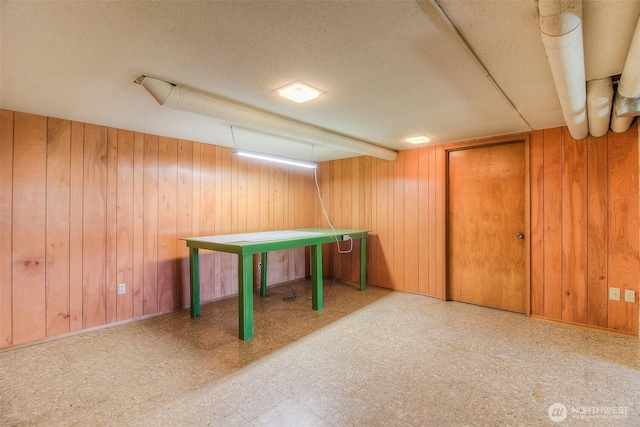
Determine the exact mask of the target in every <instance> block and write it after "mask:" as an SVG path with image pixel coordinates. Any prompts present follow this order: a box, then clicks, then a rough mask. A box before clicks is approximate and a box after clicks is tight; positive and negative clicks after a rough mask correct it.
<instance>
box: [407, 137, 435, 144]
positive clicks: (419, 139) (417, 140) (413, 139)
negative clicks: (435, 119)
mask: <svg viewBox="0 0 640 427" xmlns="http://www.w3.org/2000/svg"><path fill="white" fill-rule="evenodd" d="M405 141H407V142H408V143H410V144H424V143H425V142H429V141H431V138H427V137H426V136H422V135H420V136H413V137H411V138H407V139H405Z"/></svg>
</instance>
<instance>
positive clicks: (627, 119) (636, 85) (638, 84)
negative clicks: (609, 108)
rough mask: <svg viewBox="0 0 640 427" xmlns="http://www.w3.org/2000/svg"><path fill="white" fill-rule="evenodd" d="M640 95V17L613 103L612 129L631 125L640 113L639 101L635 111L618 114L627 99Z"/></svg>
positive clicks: (620, 130)
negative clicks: (639, 108)
mask: <svg viewBox="0 0 640 427" xmlns="http://www.w3.org/2000/svg"><path fill="white" fill-rule="evenodd" d="M638 97H640V18H639V19H638V23H637V24H636V31H635V33H634V35H633V39H632V40H631V46H630V47H629V53H628V54H627V60H626V61H625V63H624V68H623V69H622V75H621V76H620V83H618V92H617V93H616V99H615V101H614V104H613V114H612V115H611V130H612V131H614V132H625V131H626V130H627V129H629V128H630V127H631V122H633V117H634V116H637V115H639V114H640V112H638V111H637V105H638V104H637V101H636V102H635V105H636V111H635V112H630V113H629V112H625V115H624V116H622V115H618V112H619V111H620V110H621V108H620V107H621V106H622V104H623V103H624V101H625V98H626V100H633V98H638Z"/></svg>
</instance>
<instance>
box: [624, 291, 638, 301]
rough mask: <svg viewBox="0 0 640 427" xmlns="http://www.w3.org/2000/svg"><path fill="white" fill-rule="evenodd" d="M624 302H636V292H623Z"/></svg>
mask: <svg viewBox="0 0 640 427" xmlns="http://www.w3.org/2000/svg"><path fill="white" fill-rule="evenodd" d="M624 300H625V302H636V291H634V290H631V289H627V290H625V291H624Z"/></svg>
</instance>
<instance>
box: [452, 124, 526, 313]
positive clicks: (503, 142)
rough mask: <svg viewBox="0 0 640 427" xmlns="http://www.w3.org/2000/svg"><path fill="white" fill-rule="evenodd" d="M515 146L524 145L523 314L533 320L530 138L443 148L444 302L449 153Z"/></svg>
mask: <svg viewBox="0 0 640 427" xmlns="http://www.w3.org/2000/svg"><path fill="white" fill-rule="evenodd" d="M513 143H523V144H524V228H525V230H524V235H525V239H524V242H525V272H524V277H525V284H524V286H525V290H524V295H525V296H524V314H525V316H527V317H530V316H531V184H530V169H531V165H530V156H529V134H524V135H517V136H508V137H502V138H491V139H484V140H473V141H467V142H461V143H457V144H452V145H451V146H449V147H446V146H445V147H444V156H443V157H444V200H443V210H444V215H443V217H444V218H443V219H444V234H445V238H444V239H443V240H444V242H443V243H444V248H442V249H443V253H444V254H445V256H444V257H443V258H444V260H443V261H444V266H443V270H444V280H443V281H442V287H443V288H442V299H443V300H444V301H449V300H450V298H449V276H450V274H449V153H450V152H453V151H460V150H469V149H473V148H482V147H491V146H494V145H505V144H513Z"/></svg>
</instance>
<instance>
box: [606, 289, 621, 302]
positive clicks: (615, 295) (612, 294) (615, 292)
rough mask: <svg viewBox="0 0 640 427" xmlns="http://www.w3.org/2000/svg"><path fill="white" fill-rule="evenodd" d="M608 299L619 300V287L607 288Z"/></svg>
mask: <svg viewBox="0 0 640 427" xmlns="http://www.w3.org/2000/svg"><path fill="white" fill-rule="evenodd" d="M609 299H610V300H612V301H620V288H609Z"/></svg>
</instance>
